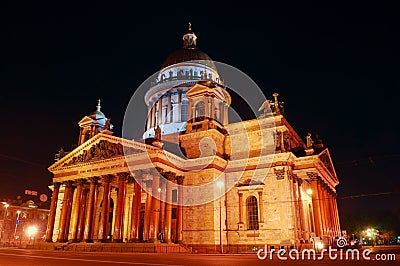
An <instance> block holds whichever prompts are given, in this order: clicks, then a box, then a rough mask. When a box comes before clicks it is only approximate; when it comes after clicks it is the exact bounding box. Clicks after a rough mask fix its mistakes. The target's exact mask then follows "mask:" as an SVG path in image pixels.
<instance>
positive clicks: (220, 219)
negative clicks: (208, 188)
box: [217, 181, 224, 254]
mask: <svg viewBox="0 0 400 266" xmlns="http://www.w3.org/2000/svg"><path fill="white" fill-rule="evenodd" d="M217 186H218V187H219V192H220V198H219V246H220V250H221V254H222V253H224V248H223V245H222V188H223V186H224V182H222V181H218V182H217Z"/></svg>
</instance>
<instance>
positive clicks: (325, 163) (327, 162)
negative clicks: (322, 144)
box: [318, 148, 339, 183]
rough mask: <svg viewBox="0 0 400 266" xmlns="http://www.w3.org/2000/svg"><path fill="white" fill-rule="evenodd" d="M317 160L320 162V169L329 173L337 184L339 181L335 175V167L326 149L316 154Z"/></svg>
mask: <svg viewBox="0 0 400 266" xmlns="http://www.w3.org/2000/svg"><path fill="white" fill-rule="evenodd" d="M318 159H319V161H320V162H321V165H322V167H323V168H324V169H325V170H326V171H327V172H329V174H330V175H331V177H332V178H333V181H334V182H337V183H338V182H339V180H338V178H337V175H336V171H335V167H334V166H333V162H332V158H331V155H330V153H329V150H328V149H327V148H326V149H325V150H323V151H322V152H321V153H320V154H318Z"/></svg>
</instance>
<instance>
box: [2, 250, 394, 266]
mask: <svg viewBox="0 0 400 266" xmlns="http://www.w3.org/2000/svg"><path fill="white" fill-rule="evenodd" d="M374 258H375V256H374V255H371V260H370V261H351V260H350V261H345V260H343V261H340V260H336V261H331V260H329V258H328V257H325V258H324V260H322V261H318V260H317V261H308V260H302V261H294V260H287V261H280V260H279V259H278V258H277V257H276V256H275V257H274V258H273V259H272V260H270V259H266V260H259V259H258V258H257V255H256V254H240V255H236V254H233V255H231V254H230V255H200V254H164V253H163V254H162V253H78V252H67V251H63V252H60V251H40V250H23V249H0V266H36V265H37V266H63V265H93V266H94V265H96V266H103V265H104V266H105V265H155V266H158V265H159V266H162V265H191V266H194V265H295V264H296V265H314V264H320V265H322V264H324V265H327V264H328V265H340V264H341V265H364V264H366V265H398V262H399V260H400V257H399V255H398V254H397V255H396V261H376V260H373V259H374Z"/></svg>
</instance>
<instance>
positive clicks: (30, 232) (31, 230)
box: [26, 225, 38, 246]
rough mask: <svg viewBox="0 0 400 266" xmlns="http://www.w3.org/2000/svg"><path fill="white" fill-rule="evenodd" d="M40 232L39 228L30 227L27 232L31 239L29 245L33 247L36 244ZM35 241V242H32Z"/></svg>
mask: <svg viewBox="0 0 400 266" xmlns="http://www.w3.org/2000/svg"><path fill="white" fill-rule="evenodd" d="M37 232H38V228H37V227H36V226H34V225H31V226H29V227H28V229H27V230H26V234H27V235H28V237H29V244H32V246H33V245H34V244H35V235H36V233H37ZM32 240H33V242H31V241H32Z"/></svg>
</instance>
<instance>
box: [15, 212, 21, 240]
mask: <svg viewBox="0 0 400 266" xmlns="http://www.w3.org/2000/svg"><path fill="white" fill-rule="evenodd" d="M20 214H21V211H20V210H18V211H17V220H16V221H15V229H14V241H15V238H16V237H17V229H18V224H19V215H20Z"/></svg>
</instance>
